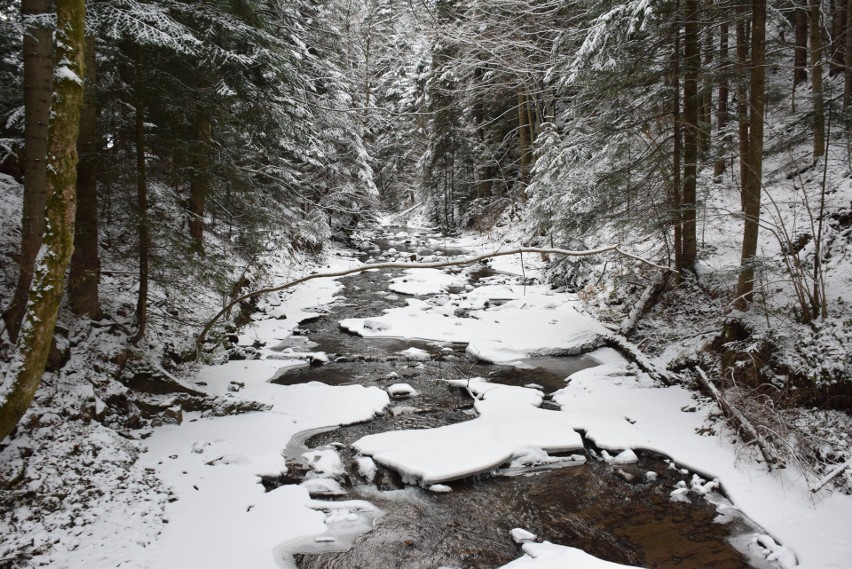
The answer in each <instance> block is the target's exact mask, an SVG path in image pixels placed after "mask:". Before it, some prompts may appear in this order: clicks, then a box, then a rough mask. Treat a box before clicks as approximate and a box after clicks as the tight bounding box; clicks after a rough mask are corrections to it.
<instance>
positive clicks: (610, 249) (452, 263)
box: [195, 245, 677, 357]
mask: <svg viewBox="0 0 852 569" xmlns="http://www.w3.org/2000/svg"><path fill="white" fill-rule="evenodd" d="M521 253H541V254H547V255H562V256H564V257H589V256H592V255H600V254H602V253H617V254H618V255H621V256H623V257H627V258H629V259H633V260H635V261H639V262H640V263H642V264H645V265H648V266H649V267H654V268H656V269H659V270H661V271H668V272H672V273H676V272H677V271H675V270H674V269H672V268H670V267H665V266H663V265H658V264H656V263H653V262H651V261H649V260H647V259H643V258H642V257H639V256H637V255H633V254H632V253H628V252H627V251H625V250H623V249H621V248H620V247H619V246H618V245H608V246H606V247H599V248H597V249H586V250H583V251H572V250H570V249H559V248H538V247H521V248H518V249H511V250H507V251H493V252H491V253H486V254H484V255H477V256H476V257H467V258H464V259H455V260H448V261H439V262H436V263H375V264H371V265H359V266H357V267H353V268H351V269H345V270H342V271H331V272H327V273H311V274H310V275H307V276H304V277H302V278H300V279H296V280H294V281H290V282H288V283H285V284H283V285H279V286H272V287H266V288H262V289H258V290H256V291H253V292H249V293H246V294H244V295H242V296H240V297H238V298H235V299H234V300H232V301H231V302H229V303H228V304H227V305H225V307H224V308H222V309H221V310H220V311H219V312H218V313H216V315H215V316H214V317H213V318H212V319H211V320H210V321H209V322H208V323H207V324H206V325H205V326H204V328H203V329H202V330H201V333H200V334H199V335H198V339H196V341H195V346H196V357H200V356H201V346H202V345H203V344H204V340H205V338H207V334H208V333H209V332H210V330H211V329H212V328H213V326H215V325H216V322H218V321H219V319H220V318H221V317H222V316H223V315H225V314H226V313H228V311H230V310H231V309H232V308H233V307H234V306H236V305H238V304H239V303H241V302H243V301H245V300H248V299H250V298H254V297H256V296H260V295H263V294H268V293H270V292H278V291H282V290H286V289H288V288H292V287H294V286H297V285H300V284H302V283H305V282H308V281H312V280H315V279H324V278H337V277H345V276H347V275H354V274H358V273H363V272H364V271H372V270H375V269H443V268H445V267H459V266H464V265H471V264H473V263H478V262H479V261H484V260H486V259H492V258H494V257H507V256H509V255H518V254H521Z"/></svg>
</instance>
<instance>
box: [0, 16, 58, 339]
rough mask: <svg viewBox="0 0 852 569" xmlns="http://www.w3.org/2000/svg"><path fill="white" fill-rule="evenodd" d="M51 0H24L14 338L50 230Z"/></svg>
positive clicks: (9, 324)
mask: <svg viewBox="0 0 852 569" xmlns="http://www.w3.org/2000/svg"><path fill="white" fill-rule="evenodd" d="M50 8H51V1H50V0H23V1H22V2H21V16H22V17H23V20H24V53H23V62H24V121H25V130H24V207H23V214H22V216H21V256H20V260H19V262H18V266H19V272H18V282H17V285H16V287H15V294H14V296H13V297H12V302H11V304H10V305H9V307H8V308H7V310H6V312H5V313H4V314H3V319H4V320H5V322H6V330H7V331H8V332H9V338H10V339H11V340H12V341H13V342H14V341H15V339H16V338H17V337H18V331H19V330H20V327H21V320H22V319H23V317H24V312H25V310H26V307H27V294H28V293H29V290H30V284H31V283H32V279H33V269H34V267H35V262H36V256H37V255H38V251H39V248H40V247H41V243H42V235H44V207H45V201H46V192H47V179H46V178H47V169H46V163H45V158H46V156H47V131H48V122H49V118H50V98H51V94H52V93H53V39H52V38H53V31H52V30H51V29H50V28H49V27H48V26H46V25H45V24H44V18H43V16H44V15H46V14H49V13H50Z"/></svg>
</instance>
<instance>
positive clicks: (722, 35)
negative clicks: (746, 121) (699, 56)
mask: <svg viewBox="0 0 852 569" xmlns="http://www.w3.org/2000/svg"><path fill="white" fill-rule="evenodd" d="M723 18H725V19H724V20H723V21H722V23H721V25H720V26H719V106H718V108H717V110H716V130H717V132H719V133H723V132H724V130H725V127H726V126H727V125H728V71H729V68H730V66H729V64H728V33H729V30H728V20H727V15H725V16H723ZM719 140H720V144H719V155H718V156H717V157H716V162H715V164H713V175H714V176H716V177H718V176H721V175H722V173H723V172H724V171H725V154H726V153H727V148H728V145H729V144H730V137H729V136H728V135H727V134H723V135H722V136H720V137H719Z"/></svg>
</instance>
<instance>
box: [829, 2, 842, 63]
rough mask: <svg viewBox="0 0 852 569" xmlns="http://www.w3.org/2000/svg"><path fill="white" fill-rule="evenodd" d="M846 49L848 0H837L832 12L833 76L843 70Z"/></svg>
mask: <svg viewBox="0 0 852 569" xmlns="http://www.w3.org/2000/svg"><path fill="white" fill-rule="evenodd" d="M845 51H846V0H835V2H834V11H833V12H832V14H831V64H830V66H831V76H832V77H834V76H835V75H837V74H838V73H841V72H843V68H844V54H845Z"/></svg>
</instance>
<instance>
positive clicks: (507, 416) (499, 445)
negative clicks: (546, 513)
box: [353, 378, 583, 486]
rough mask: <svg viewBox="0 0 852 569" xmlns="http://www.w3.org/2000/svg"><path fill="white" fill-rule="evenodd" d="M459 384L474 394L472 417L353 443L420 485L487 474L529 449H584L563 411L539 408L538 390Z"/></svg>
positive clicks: (477, 380)
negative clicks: (463, 420) (475, 412)
mask: <svg viewBox="0 0 852 569" xmlns="http://www.w3.org/2000/svg"><path fill="white" fill-rule="evenodd" d="M463 386H464V387H465V388H467V389H468V391H470V393H471V394H472V395H474V396H475V398H476V399H475V401H474V408H475V409H476V411H477V413H478V414H479V416H477V417H476V418H474V419H472V420H470V421H466V422H463V423H456V424H453V425H447V426H443V427H438V428H434V429H416V430H399V431H389V432H385V433H378V434H373V435H368V436H366V437H362V438H361V439H359V440H357V441H355V443H354V444H353V447H354V448H355V449H356V450H358V451H359V452H360V453H361V454H364V455H369V456H372V458H373V460H375V461H376V462H377V463H379V464H382V465H384V466H387V467H389V468H393V469H394V470H397V471H399V472H400V473H402V475H403V477H404V478H405V479H407V480H409V481H411V482H416V483H419V484H422V485H424V486H430V485H432V484H435V483H440V482H446V481H449V480H455V479H459V478H464V477H465V476H469V475H471V474H476V473H480V472H487V471H489V470H491V469H493V468H496V467H498V466H500V465H501V464H504V463H508V462H509V461H511V460H512V459H513V458H514V457H516V456H521V455H525V454H527V453H528V452H529V449H530V448H534V449H540V450H542V451H560V452H561V451H570V450H579V449H582V448H583V441H582V439H581V438H580V435H579V434H577V433H576V432H575V431H574V430H572V429H571V428H570V427H569V424H570V421H568V420H567V417H566V416H565V414H563V413H560V412H558V411H552V410H551V411H549V410H545V409H540V408H539V407H540V405H541V402H542V398H543V394H542V393H541V392H540V391H537V390H533V389H527V388H525V387H514V386H507V385H498V384H492V383H489V382H488V381H486V380H485V379H482V378H474V379H471V380H469V381H467V382H464V383H463Z"/></svg>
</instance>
